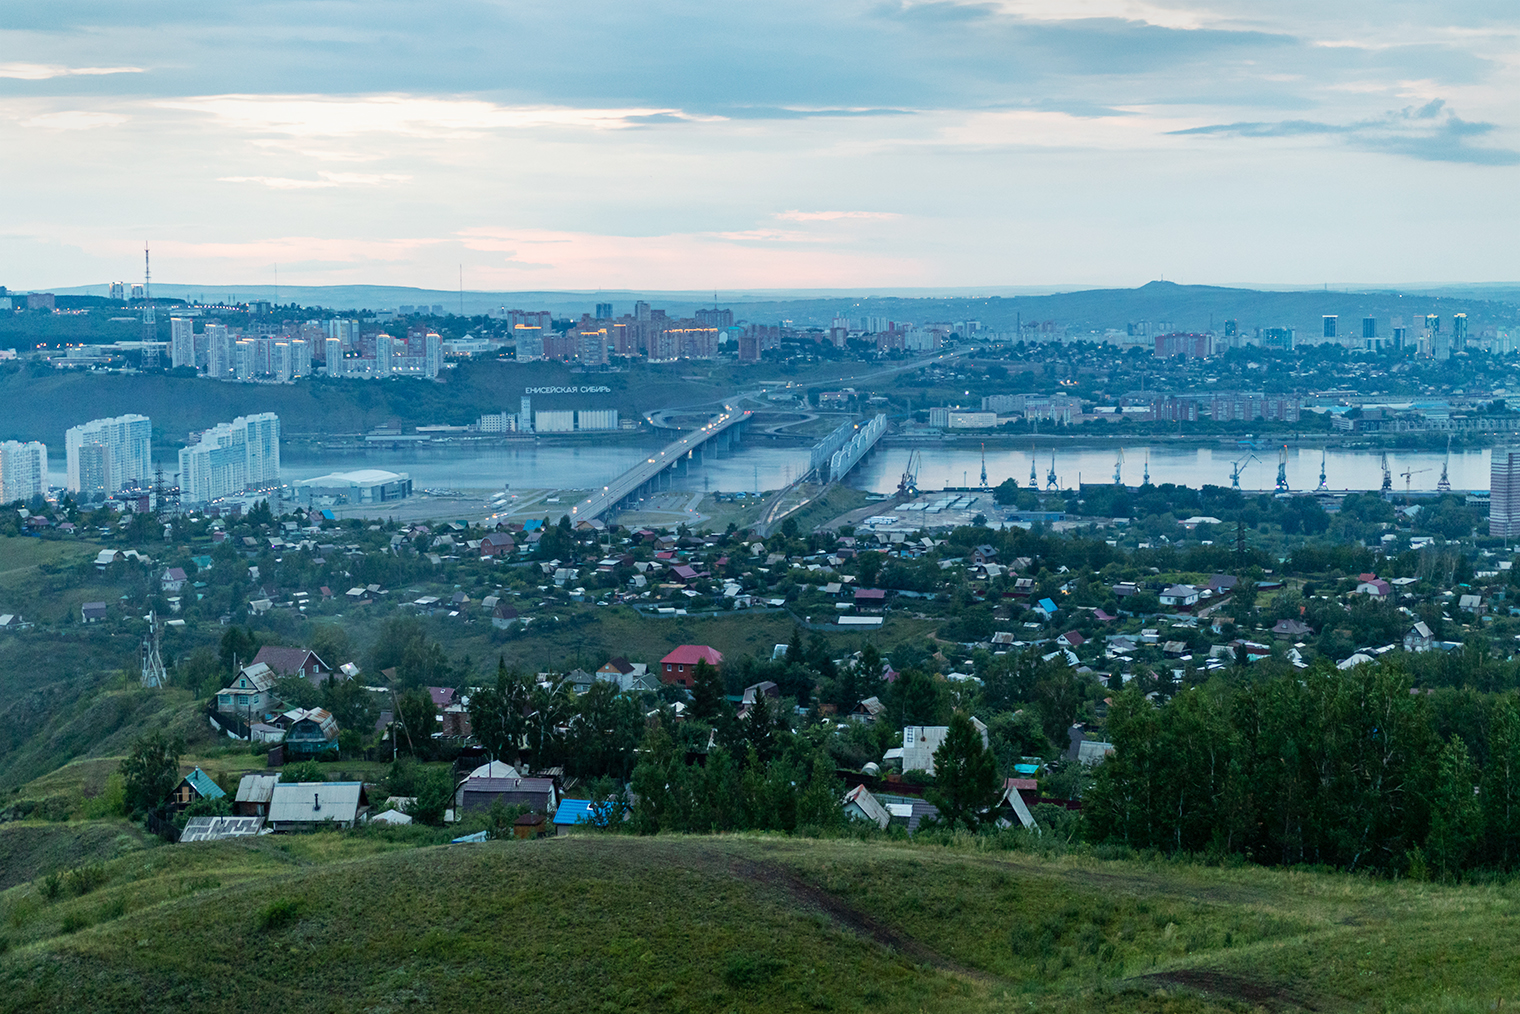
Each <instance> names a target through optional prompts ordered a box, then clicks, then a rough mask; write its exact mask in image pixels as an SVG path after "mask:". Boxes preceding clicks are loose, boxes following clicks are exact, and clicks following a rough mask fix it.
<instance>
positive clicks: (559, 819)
mask: <svg viewBox="0 0 1520 1014" xmlns="http://www.w3.org/2000/svg"><path fill="white" fill-rule="evenodd" d="M590 821H591V800H589V799H567V800H565V801H564V802H562V803H560V804H559V809H558V810H555V811H554V823H556V824H586V823H590Z"/></svg>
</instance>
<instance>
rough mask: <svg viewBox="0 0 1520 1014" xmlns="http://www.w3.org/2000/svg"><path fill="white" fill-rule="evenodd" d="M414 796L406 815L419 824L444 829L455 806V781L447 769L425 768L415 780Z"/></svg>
mask: <svg viewBox="0 0 1520 1014" xmlns="http://www.w3.org/2000/svg"><path fill="white" fill-rule="evenodd" d="M413 788H414V795H413V797H412V802H411V804H410V805H409V806H407V807H406V813H407V815H408V816H410V817H411V818H412V819H413V820H415V821H417V822H418V823H419V824H427V825H428V826H429V827H442V826H443V818H444V816H445V814H446V813H447V811H448V809H449V807H451V806H453V805H454V779H453V778H452V777H450V775H449V772H448V769H447V768H424V769H423V770H421V771H419V772H418V773H417V774H416V776H415V778H414V779H413Z"/></svg>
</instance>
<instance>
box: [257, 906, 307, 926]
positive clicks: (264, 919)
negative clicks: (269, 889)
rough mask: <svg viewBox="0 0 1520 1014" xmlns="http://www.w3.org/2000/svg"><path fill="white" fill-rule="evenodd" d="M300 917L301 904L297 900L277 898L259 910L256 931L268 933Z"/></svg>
mask: <svg viewBox="0 0 1520 1014" xmlns="http://www.w3.org/2000/svg"><path fill="white" fill-rule="evenodd" d="M300 916H301V902H300V899H298V898H278V899H276V900H275V901H271V902H270V903H269V904H267V905H265V906H264V907H263V908H261V909H259V915H258V920H257V924H258V929H259V932H260V933H270V932H273V931H274V930H277V929H281V928H283V927H285V926H288V925H290V924H291V923H293V922H295V921H296V920H297V919H298V918H300Z"/></svg>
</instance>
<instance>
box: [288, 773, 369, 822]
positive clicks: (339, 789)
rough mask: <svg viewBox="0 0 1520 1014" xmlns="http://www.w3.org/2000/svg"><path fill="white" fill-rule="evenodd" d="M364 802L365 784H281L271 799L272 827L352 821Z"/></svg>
mask: <svg viewBox="0 0 1520 1014" xmlns="http://www.w3.org/2000/svg"><path fill="white" fill-rule="evenodd" d="M363 801H364V783H363V782H281V783H280V784H278V785H276V786H275V787H274V792H273V793H271V795H270V799H269V823H271V824H289V823H307V824H316V823H321V822H322V821H325V820H332V821H339V822H345V821H351V820H353V819H355V817H357V816H358V814H359V807H360V806H361V805H362V803H363Z"/></svg>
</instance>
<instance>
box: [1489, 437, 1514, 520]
mask: <svg viewBox="0 0 1520 1014" xmlns="http://www.w3.org/2000/svg"><path fill="white" fill-rule="evenodd" d="M1488 489H1489V492H1488V534H1489V535H1491V536H1493V537H1495V538H1500V539H1512V538H1514V537H1515V536H1517V535H1520V448H1516V447H1495V448H1494V449H1493V452H1492V454H1491V456H1490V458H1489V487H1488Z"/></svg>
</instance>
